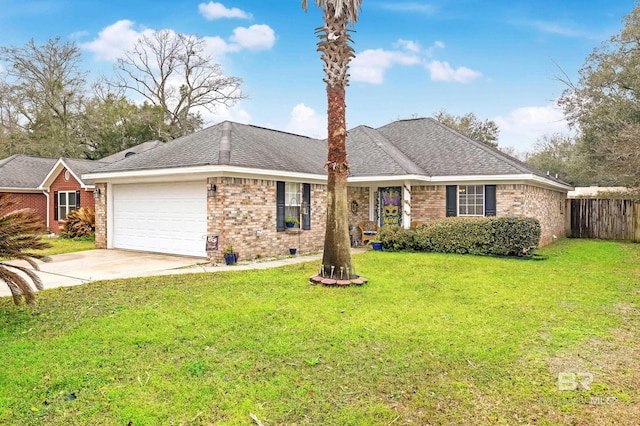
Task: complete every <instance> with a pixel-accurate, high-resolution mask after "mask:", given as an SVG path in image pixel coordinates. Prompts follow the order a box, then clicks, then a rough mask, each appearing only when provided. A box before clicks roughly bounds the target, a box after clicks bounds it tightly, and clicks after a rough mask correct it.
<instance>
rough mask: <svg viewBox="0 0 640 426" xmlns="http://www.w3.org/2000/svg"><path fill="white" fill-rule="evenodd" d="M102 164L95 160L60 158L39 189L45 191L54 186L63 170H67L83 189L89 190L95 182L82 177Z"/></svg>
mask: <svg viewBox="0 0 640 426" xmlns="http://www.w3.org/2000/svg"><path fill="white" fill-rule="evenodd" d="M100 164H106V163H101V162H99V161H94V160H83V159H79V158H60V159H58V161H56V163H55V164H54V165H53V167H52V168H51V170H49V173H47V176H46V177H45V178H44V179H43V180H42V182H41V183H40V185H39V189H45V188H48V187H49V186H51V184H53V181H54V180H55V179H56V178H57V177H58V176H59V175H60V173H61V172H62V170H64V169H67V170H69V172H70V173H71V175H72V176H73V177H74V178H75V180H76V181H78V183H79V184H80V187H81V188H84V189H89V188H92V187H93V180H91V179H82V175H83V174H86V173H87V172H89V171H90V170H93V169H95V168H96V166H98V165H100Z"/></svg>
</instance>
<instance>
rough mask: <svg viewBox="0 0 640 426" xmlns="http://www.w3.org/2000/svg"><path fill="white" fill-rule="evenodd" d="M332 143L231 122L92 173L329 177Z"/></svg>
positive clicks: (192, 134) (209, 128) (170, 142)
mask: <svg viewBox="0 0 640 426" xmlns="http://www.w3.org/2000/svg"><path fill="white" fill-rule="evenodd" d="M326 158H327V147H326V143H325V142H323V141H321V140H318V139H313V138H309V137H306V136H300V135H294V134H292V133H286V132H281V131H277V130H271V129H266V128H263V127H258V126H252V125H248V124H240V123H234V122H231V121H225V122H222V123H219V124H216V125H214V126H211V127H208V128H206V129H204V130H200V131H198V132H195V133H191V134H189V135H186V136H183V137H180V138H177V139H174V140H172V141H169V142H166V143H165V144H163V145H160V146H158V147H156V148H154V149H152V150H148V151H145V152H142V153H140V154H137V155H132V156H130V157H127V158H124V159H122V160H120V161H117V162H115V163H111V164H108V165H105V166H103V167H100V168H96V169H94V170H93V171H92V173H108V172H120V171H133V170H149V169H165V168H176V167H192V166H206V165H228V166H236V167H244V168H252V169H263V170H287V171H291V172H299V173H313V174H321V175H322V174H325V171H324V163H325V161H326Z"/></svg>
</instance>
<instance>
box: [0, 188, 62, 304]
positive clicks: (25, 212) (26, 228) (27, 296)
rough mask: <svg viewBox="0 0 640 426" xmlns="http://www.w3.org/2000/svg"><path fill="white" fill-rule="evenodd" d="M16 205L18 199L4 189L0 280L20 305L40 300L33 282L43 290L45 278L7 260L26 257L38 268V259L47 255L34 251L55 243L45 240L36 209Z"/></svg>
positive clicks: (0, 216) (0, 200) (0, 207)
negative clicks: (37, 297)
mask: <svg viewBox="0 0 640 426" xmlns="http://www.w3.org/2000/svg"><path fill="white" fill-rule="evenodd" d="M15 207H16V203H15V202H14V201H11V199H10V195H9V194H7V193H0V282H4V283H5V284H6V285H7V286H8V287H9V290H10V291H11V295H12V296H13V302H14V303H15V304H16V305H19V304H20V303H21V302H22V300H23V299H24V300H25V301H26V302H27V303H30V304H31V303H35V300H36V296H35V292H34V290H33V288H32V287H31V283H33V284H34V286H35V288H36V289H38V290H42V289H43V286H42V280H41V279H40V277H38V275H37V274H36V273H35V272H33V271H32V270H31V269H29V268H26V267H24V266H18V265H12V264H8V263H5V262H4V261H5V260H10V259H19V260H24V261H26V262H27V263H29V265H31V267H32V268H33V269H35V270H38V269H39V268H38V264H37V263H36V262H35V260H34V259H43V256H42V255H40V254H37V253H34V251H35V252H37V251H38V250H43V249H47V248H50V247H51V244H49V243H46V242H43V241H42V240H41V235H42V233H43V232H44V225H43V224H42V221H41V220H40V218H39V217H38V215H37V214H36V212H35V211H33V210H31V209H19V210H13V209H14V208H15ZM17 271H20V272H22V273H23V274H24V275H25V276H26V277H23V276H22V275H20V274H19V273H17Z"/></svg>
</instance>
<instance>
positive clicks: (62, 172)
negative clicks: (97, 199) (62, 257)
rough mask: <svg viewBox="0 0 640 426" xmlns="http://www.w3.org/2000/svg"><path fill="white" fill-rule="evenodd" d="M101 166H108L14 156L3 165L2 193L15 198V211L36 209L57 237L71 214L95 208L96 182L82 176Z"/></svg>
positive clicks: (69, 159) (1, 176)
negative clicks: (80, 209)
mask: <svg viewBox="0 0 640 426" xmlns="http://www.w3.org/2000/svg"><path fill="white" fill-rule="evenodd" d="M102 164H107V163H100V162H96V161H92V160H79V159H74V158H59V159H56V158H49V157H32V156H28V155H13V156H11V157H8V158H5V159H4V160H2V161H0V192H5V193H10V194H11V195H12V196H11V200H13V201H14V202H16V206H15V208H14V209H20V208H32V209H34V210H35V211H36V212H37V214H38V215H39V216H40V218H41V219H42V223H43V224H44V225H45V226H46V228H47V229H48V230H49V231H50V232H53V233H56V234H57V233H59V232H60V227H61V226H62V225H63V223H64V220H65V219H66V217H67V215H68V214H69V213H70V212H71V211H72V210H76V209H78V208H80V207H91V208H94V207H95V203H94V197H93V190H94V186H93V182H92V181H91V180H89V179H82V178H81V176H82V174H83V173H86V172H88V171H89V170H91V169H95V168H96V167H99V166H100V165H102Z"/></svg>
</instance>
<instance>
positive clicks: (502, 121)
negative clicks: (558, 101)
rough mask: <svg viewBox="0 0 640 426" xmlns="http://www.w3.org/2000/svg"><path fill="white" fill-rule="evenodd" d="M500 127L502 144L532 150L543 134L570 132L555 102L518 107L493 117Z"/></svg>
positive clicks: (522, 149)
mask: <svg viewBox="0 0 640 426" xmlns="http://www.w3.org/2000/svg"><path fill="white" fill-rule="evenodd" d="M493 121H495V123H496V124H497V125H498V127H499V128H500V145H501V146H513V147H515V148H516V149H517V150H521V151H530V150H531V149H532V148H533V144H534V143H535V142H536V141H537V140H538V139H539V138H540V137H542V136H544V135H550V134H554V133H564V134H567V133H570V131H569V125H568V124H567V122H566V120H565V119H564V115H563V114H562V110H561V109H560V108H558V107H557V106H556V105H555V103H553V104H550V105H547V106H528V107H522V108H517V109H515V110H513V111H511V112H509V113H508V114H507V115H499V116H497V117H495V118H494V119H493Z"/></svg>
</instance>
